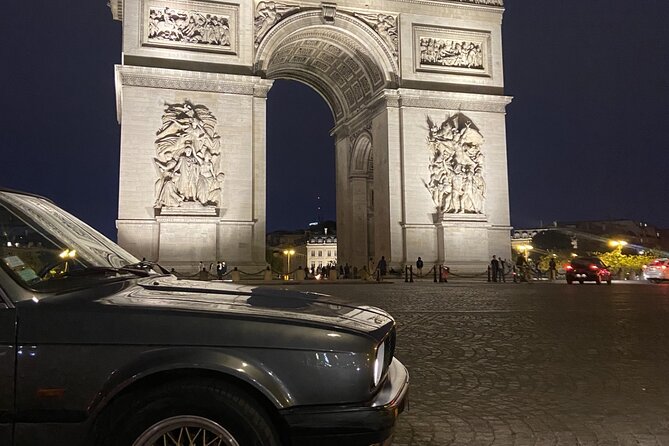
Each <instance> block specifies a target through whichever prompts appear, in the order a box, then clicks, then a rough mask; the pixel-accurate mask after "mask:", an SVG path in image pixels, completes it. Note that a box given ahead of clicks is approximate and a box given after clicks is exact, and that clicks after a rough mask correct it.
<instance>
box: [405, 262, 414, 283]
mask: <svg viewBox="0 0 669 446" xmlns="http://www.w3.org/2000/svg"><path fill="white" fill-rule="evenodd" d="M408 281H409V267H408V266H406V265H405V266H404V283H407V282H408ZM412 282H413V280H412Z"/></svg>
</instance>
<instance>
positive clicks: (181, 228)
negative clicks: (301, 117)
mask: <svg viewBox="0 0 669 446" xmlns="http://www.w3.org/2000/svg"><path fill="white" fill-rule="evenodd" d="M110 6H111V8H112V12H113V13H114V16H115V18H117V19H121V20H123V22H124V59H123V60H124V64H123V65H120V66H117V69H116V73H117V96H118V114H119V121H120V122H121V125H122V142H121V172H120V190H119V219H118V222H117V226H118V230H119V242H120V243H121V244H122V245H123V246H124V247H126V248H127V249H129V250H130V251H131V252H134V253H136V254H137V255H140V256H141V257H147V258H150V259H157V260H159V261H161V262H164V263H165V264H168V265H170V266H172V265H175V266H181V265H183V266H185V265H192V264H196V263H197V262H198V261H200V260H203V261H213V260H216V259H219V258H225V259H226V260H228V262H229V264H230V265H237V266H240V267H242V268H245V269H253V268H257V267H261V266H262V265H263V264H264V245H265V244H264V236H265V208H266V202H265V200H266V198H265V187H266V184H265V163H266V161H265V121H266V111H265V100H266V95H267V91H268V90H269V89H270V88H271V85H272V81H273V79H291V80H297V81H299V82H302V83H305V84H307V85H309V86H310V87H312V88H313V89H315V90H316V91H317V92H318V93H319V94H320V95H321V96H322V97H323V98H324V99H325V101H326V102H327V103H328V105H329V107H330V109H331V110H332V114H333V117H334V120H335V127H334V128H333V130H332V135H333V136H334V139H335V151H336V153H335V160H336V181H337V222H338V244H339V246H338V253H339V256H338V257H339V259H340V261H342V262H343V261H346V262H349V263H350V264H352V265H358V266H361V265H364V264H366V258H367V257H368V256H372V257H375V258H378V257H380V256H381V255H385V256H386V258H387V259H388V260H389V262H390V264H391V265H396V266H399V265H401V264H405V263H408V262H412V261H413V260H415V258H416V257H417V256H421V257H422V258H423V259H424V260H425V261H426V263H428V264H429V263H430V262H433V263H437V262H446V263H448V264H449V266H451V267H452V269H453V270H461V271H465V270H469V271H479V270H482V269H483V268H485V265H486V264H487V259H488V258H489V257H490V256H491V255H492V254H497V255H500V256H508V255H510V241H509V234H508V231H509V229H510V227H509V215H508V187H507V180H506V141H505V134H504V122H505V118H504V114H505V107H506V105H507V104H508V103H509V101H510V98H508V97H506V96H504V95H503V76H502V59H501V18H502V14H503V8H502V2H501V0H485V1H482V0H445V1H443V2H438V3H437V2H415V1H413V0H412V1H409V0H406V1H404V0H399V1H397V2H393V3H385V4H382V5H378V9H372V8H370V7H369V6H368V5H367V4H365V3H364V2H362V1H360V2H357V1H355V0H354V1H350V2H347V3H346V4H342V5H337V4H334V3H320V2H313V1H299V2H285V3H284V2H274V1H265V0H261V1H256V2H246V1H241V0H230V1H229V2H226V3H222V2H219V1H213V0H212V1H199V0H189V1H185V0H117V1H115V2H111V4H110ZM444 203H448V204H449V205H448V206H445V205H444Z"/></svg>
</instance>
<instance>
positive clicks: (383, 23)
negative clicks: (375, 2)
mask: <svg viewBox="0 0 669 446" xmlns="http://www.w3.org/2000/svg"><path fill="white" fill-rule="evenodd" d="M355 15H356V17H358V18H359V19H361V20H362V21H364V22H365V23H366V24H368V25H369V26H371V27H372V28H373V29H374V31H376V32H377V33H378V34H379V36H381V38H382V39H383V40H384V41H385V42H386V44H388V46H389V47H390V48H392V50H393V53H394V54H397V17H395V16H392V15H389V14H384V13H378V14H361V13H355Z"/></svg>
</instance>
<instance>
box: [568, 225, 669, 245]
mask: <svg viewBox="0 0 669 446" xmlns="http://www.w3.org/2000/svg"><path fill="white" fill-rule="evenodd" d="M558 227H559V228H563V229H566V230H569V231H571V232H572V233H573V234H574V235H575V236H576V237H577V238H578V236H579V234H580V235H581V237H583V236H584V235H585V234H588V235H594V236H597V237H601V239H602V240H601V241H602V242H604V243H606V242H607V241H608V240H624V241H626V242H627V243H628V244H629V245H631V246H632V247H637V248H660V245H661V238H660V231H659V229H658V228H657V227H656V226H654V225H651V224H648V223H644V222H641V221H636V220H589V221H574V222H558Z"/></svg>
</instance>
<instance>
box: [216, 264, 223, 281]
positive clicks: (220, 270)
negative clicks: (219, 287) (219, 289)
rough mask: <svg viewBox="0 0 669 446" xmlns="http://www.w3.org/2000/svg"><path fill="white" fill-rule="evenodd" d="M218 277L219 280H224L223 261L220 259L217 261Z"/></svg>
mask: <svg viewBox="0 0 669 446" xmlns="http://www.w3.org/2000/svg"><path fill="white" fill-rule="evenodd" d="M216 277H218V280H223V263H221V261H220V260H219V261H218V262H217V263H216Z"/></svg>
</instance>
